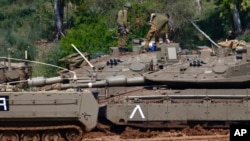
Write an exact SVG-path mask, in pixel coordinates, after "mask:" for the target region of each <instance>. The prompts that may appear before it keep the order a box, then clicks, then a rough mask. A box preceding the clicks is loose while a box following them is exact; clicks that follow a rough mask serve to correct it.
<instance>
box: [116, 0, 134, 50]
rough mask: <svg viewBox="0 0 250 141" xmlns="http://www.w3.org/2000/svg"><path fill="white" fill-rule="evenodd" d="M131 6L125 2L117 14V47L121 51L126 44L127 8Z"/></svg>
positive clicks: (127, 31)
mask: <svg viewBox="0 0 250 141" xmlns="http://www.w3.org/2000/svg"><path fill="white" fill-rule="evenodd" d="M131 8H132V6H131V4H130V3H126V4H125V5H124V7H123V9H122V10H120V11H119V12H118V14H117V25H118V30H117V31H118V47H119V51H120V52H122V51H123V50H124V47H125V46H126V45H127V34H128V33H129V29H128V21H127V19H128V15H127V13H128V10H129V9H131Z"/></svg>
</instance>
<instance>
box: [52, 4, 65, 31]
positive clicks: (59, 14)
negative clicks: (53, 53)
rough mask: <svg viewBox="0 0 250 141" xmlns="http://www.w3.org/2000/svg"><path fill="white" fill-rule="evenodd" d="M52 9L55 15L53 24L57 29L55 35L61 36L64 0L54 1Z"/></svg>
mask: <svg viewBox="0 0 250 141" xmlns="http://www.w3.org/2000/svg"><path fill="white" fill-rule="evenodd" d="M53 2H54V3H53V8H54V14H55V24H56V28H57V35H58V34H62V35H63V22H62V21H63V16H64V0H54V1H53Z"/></svg>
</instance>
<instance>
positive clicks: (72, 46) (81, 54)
mask: <svg viewBox="0 0 250 141" xmlns="http://www.w3.org/2000/svg"><path fill="white" fill-rule="evenodd" d="M71 46H72V47H73V48H74V49H75V50H76V51H77V52H78V53H79V54H80V55H81V56H82V58H83V59H84V60H85V61H86V62H87V63H88V64H89V66H90V67H91V68H92V69H94V68H95V67H94V66H93V65H92V64H91V63H90V62H89V60H88V59H87V58H86V57H85V56H84V55H83V54H82V53H81V52H80V51H79V50H78V49H77V48H76V46H75V45H74V44H71Z"/></svg>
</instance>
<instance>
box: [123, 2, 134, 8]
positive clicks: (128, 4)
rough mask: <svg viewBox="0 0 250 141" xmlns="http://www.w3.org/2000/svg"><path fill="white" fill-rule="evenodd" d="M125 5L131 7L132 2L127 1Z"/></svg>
mask: <svg viewBox="0 0 250 141" xmlns="http://www.w3.org/2000/svg"><path fill="white" fill-rule="evenodd" d="M124 7H127V8H131V7H132V6H131V3H129V2H127V3H126V4H125V5H124Z"/></svg>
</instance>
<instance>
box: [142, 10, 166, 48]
mask: <svg viewBox="0 0 250 141" xmlns="http://www.w3.org/2000/svg"><path fill="white" fill-rule="evenodd" d="M169 18H170V16H169V14H168V13H167V12H166V13H165V14H160V13H152V14H151V17H150V21H149V24H150V26H151V27H150V30H149V31H148V33H147V36H146V42H145V46H144V48H145V51H147V50H148V48H149V42H150V40H151V39H152V38H153V36H155V43H156V45H158V44H159V37H160V34H161V32H164V33H165V34H166V35H165V36H166V41H165V42H166V43H170V41H169V39H168V30H169V24H168V20H169Z"/></svg>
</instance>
